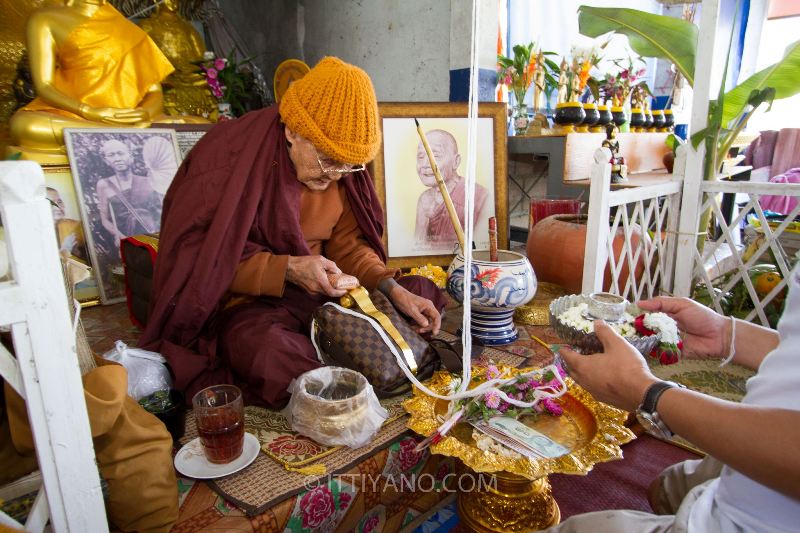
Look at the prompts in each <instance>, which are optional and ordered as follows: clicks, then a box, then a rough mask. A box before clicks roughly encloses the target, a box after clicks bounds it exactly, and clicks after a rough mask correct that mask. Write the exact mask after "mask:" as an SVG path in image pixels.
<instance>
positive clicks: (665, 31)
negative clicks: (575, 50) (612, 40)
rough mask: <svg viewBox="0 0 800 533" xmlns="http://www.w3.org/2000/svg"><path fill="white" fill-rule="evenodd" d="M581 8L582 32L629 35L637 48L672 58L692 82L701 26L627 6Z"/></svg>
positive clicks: (670, 59) (580, 24)
mask: <svg viewBox="0 0 800 533" xmlns="http://www.w3.org/2000/svg"><path fill="white" fill-rule="evenodd" d="M578 12H579V15H578V27H579V30H580V32H581V33H582V34H583V35H586V36H588V37H598V36H600V35H603V34H606V33H608V32H611V31H613V32H617V33H622V34H624V35H627V36H628V42H629V43H630V46H631V48H632V49H633V51H634V52H636V53H637V54H639V55H641V56H643V57H660V58H664V59H667V60H669V61H671V62H672V63H673V64H674V65H675V68H677V69H678V71H679V72H680V73H681V74H682V75H683V77H684V78H686V81H688V83H689V85H693V83H694V64H695V57H696V55H697V34H698V30H697V26H695V25H694V24H692V23H691V22H687V21H685V20H682V19H677V18H673V17H668V16H664V15H654V14H652V13H646V12H644V11H639V10H637V9H627V8H615V7H611V8H604V7H589V6H581V7H580V8H578Z"/></svg>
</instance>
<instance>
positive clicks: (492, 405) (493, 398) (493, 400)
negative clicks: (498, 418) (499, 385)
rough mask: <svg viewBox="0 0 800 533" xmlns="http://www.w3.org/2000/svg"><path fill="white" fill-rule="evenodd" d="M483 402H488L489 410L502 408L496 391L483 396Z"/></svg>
mask: <svg viewBox="0 0 800 533" xmlns="http://www.w3.org/2000/svg"><path fill="white" fill-rule="evenodd" d="M483 401H485V402H486V407H488V408H489V409H497V408H498V407H500V396H499V395H498V394H497V393H496V392H495V391H490V392H487V393H486V394H485V395H484V396H483Z"/></svg>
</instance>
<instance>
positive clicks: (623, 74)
mask: <svg viewBox="0 0 800 533" xmlns="http://www.w3.org/2000/svg"><path fill="white" fill-rule="evenodd" d="M619 77H620V79H623V80H627V79H628V69H625V70H623V71H622V72H620V73H619Z"/></svg>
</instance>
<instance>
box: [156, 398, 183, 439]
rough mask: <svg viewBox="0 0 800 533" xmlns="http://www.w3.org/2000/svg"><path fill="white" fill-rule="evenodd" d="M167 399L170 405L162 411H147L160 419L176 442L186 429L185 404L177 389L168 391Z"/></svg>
mask: <svg viewBox="0 0 800 533" xmlns="http://www.w3.org/2000/svg"><path fill="white" fill-rule="evenodd" d="M169 399H170V400H171V402H172V406H171V407H169V408H167V409H166V410H164V411H158V412H152V411H148V412H151V413H152V414H153V415H155V417H156V418H158V419H159V420H161V421H162V422H163V423H164V425H165V426H167V431H169V434H170V435H172V440H173V441H175V442H178V440H179V439H180V438H181V437H183V433H184V431H185V430H186V405H185V404H184V396H183V393H182V392H181V391H179V390H177V389H171V390H170V391H169Z"/></svg>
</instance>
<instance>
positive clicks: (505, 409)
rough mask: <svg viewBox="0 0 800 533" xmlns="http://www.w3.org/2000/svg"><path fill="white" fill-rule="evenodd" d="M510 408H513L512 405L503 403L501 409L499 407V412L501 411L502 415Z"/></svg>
mask: <svg viewBox="0 0 800 533" xmlns="http://www.w3.org/2000/svg"><path fill="white" fill-rule="evenodd" d="M509 407H511V404H510V403H508V402H503V403H501V404H500V407H498V408H497V410H498V411H500V412H501V413H505V412H506V411H508V408H509Z"/></svg>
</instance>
